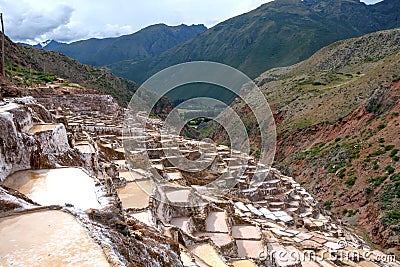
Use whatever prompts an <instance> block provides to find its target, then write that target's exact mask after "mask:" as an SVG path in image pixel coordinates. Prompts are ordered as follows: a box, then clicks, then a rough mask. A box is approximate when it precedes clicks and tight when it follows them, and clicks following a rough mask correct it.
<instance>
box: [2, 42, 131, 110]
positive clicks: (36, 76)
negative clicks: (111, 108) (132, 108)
mask: <svg viewBox="0 0 400 267" xmlns="http://www.w3.org/2000/svg"><path fill="white" fill-rule="evenodd" d="M5 57H6V73H7V77H8V79H9V80H10V81H11V82H12V83H18V86H19V87H24V86H34V84H43V83H46V82H49V81H53V80H54V79H55V78H56V77H62V78H64V79H67V80H69V81H70V82H71V83H76V84H80V85H81V86H84V87H85V88H86V89H87V90H91V91H95V92H99V93H102V94H110V95H112V96H113V97H114V98H115V99H116V100H117V101H118V103H119V104H120V105H122V106H125V105H126V104H127V103H128V102H129V100H130V98H131V97H132V95H133V92H134V91H135V90H136V88H137V87H138V86H137V85H136V84H135V83H133V82H131V81H128V80H126V79H123V78H119V77H117V76H115V75H113V74H112V73H110V72H109V71H106V70H104V69H97V68H94V67H91V66H88V65H84V64H82V63H79V62H78V61H76V60H74V59H71V58H69V57H67V56H64V55H61V54H59V53H56V52H53V51H47V50H43V49H37V48H32V47H25V46H21V45H18V44H15V43H13V42H12V41H11V40H10V39H8V38H6V42H5ZM3 89H4V88H3ZM22 93H23V92H22Z"/></svg>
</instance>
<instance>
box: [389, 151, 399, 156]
mask: <svg viewBox="0 0 400 267" xmlns="http://www.w3.org/2000/svg"><path fill="white" fill-rule="evenodd" d="M397 153H399V150H398V149H393V150H392V152H390V157H391V158H393V157H395V156H396V155H397Z"/></svg>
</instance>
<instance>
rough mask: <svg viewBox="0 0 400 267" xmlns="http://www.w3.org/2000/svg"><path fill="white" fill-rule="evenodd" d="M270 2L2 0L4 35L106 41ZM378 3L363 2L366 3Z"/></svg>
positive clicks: (217, 18)
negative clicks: (157, 25)
mask: <svg viewBox="0 0 400 267" xmlns="http://www.w3.org/2000/svg"><path fill="white" fill-rule="evenodd" d="M270 1H271V0H201V1H200V0H145V1H140V0H133V1H132V0H97V1H92V0H68V1H66V0H17V1H16V0H0V12H2V13H4V15H3V16H4V24H5V32H6V34H7V35H8V36H9V37H10V38H11V39H12V40H13V41H22V42H27V43H30V44H34V43H38V42H41V41H45V40H48V39H53V40H57V41H62V42H71V41H76V40H82V39H88V38H92V37H96V38H105V37H115V36H120V35H123V34H130V33H133V32H136V31H138V30H140V29H142V28H144V27H146V26H149V25H153V24H157V23H165V24H167V25H180V24H187V25H192V24H204V25H206V26H207V27H209V28H210V27H212V26H214V25H216V24H218V23H219V22H222V21H224V20H226V19H228V18H231V17H234V16H237V15H240V14H243V13H246V12H248V11H250V10H253V9H255V8H257V7H259V6H260V5H262V4H264V3H266V2H270ZM380 1H381V0H362V2H365V3H367V4H373V3H376V2H380Z"/></svg>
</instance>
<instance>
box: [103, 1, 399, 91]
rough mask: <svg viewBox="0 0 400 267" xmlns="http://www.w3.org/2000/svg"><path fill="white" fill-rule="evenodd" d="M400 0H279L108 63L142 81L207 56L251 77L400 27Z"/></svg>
mask: <svg viewBox="0 0 400 267" xmlns="http://www.w3.org/2000/svg"><path fill="white" fill-rule="evenodd" d="M399 10H400V3H399V2H398V1H397V2H396V1H391V0H385V1H383V2H380V3H377V4H375V5H366V4H364V3H362V2H359V1H356V0H354V1H346V0H340V1H333V0H325V1H310V0H308V1H300V0H277V1H273V2H269V3H266V4H264V5H262V6H260V7H259V8H257V9H255V10H253V11H250V12H248V13H246V14H243V15H240V16H237V17H234V18H231V19H228V20H226V21H224V22H222V23H220V24H218V25H216V26H214V27H212V28H210V29H209V30H207V31H206V32H204V33H202V34H200V35H198V36H197V37H195V38H193V39H191V40H189V41H187V42H185V43H183V44H180V45H178V46H176V47H173V48H171V49H169V50H167V51H166V52H164V53H162V54H161V55H159V56H156V57H153V58H150V59H147V60H144V61H140V62H133V61H124V62H119V63H118V64H114V65H109V66H108V67H109V68H110V69H111V71H112V72H113V73H115V74H117V75H118V76H121V77H124V78H127V79H130V80H133V81H135V82H137V83H142V82H143V81H145V80H146V79H147V78H148V77H150V76H151V75H153V74H155V73H156V72H158V71H160V70H162V69H164V68H166V67H169V66H171V65H174V64H178V63H183V62H187V61H195V60H210V61H217V62H220V63H225V64H228V65H230V66H232V67H236V68H238V69H239V70H241V71H243V72H244V73H246V74H247V75H249V76H250V77H251V78H255V77H257V76H258V75H260V74H261V73H262V72H264V71H265V70H268V69H271V68H274V67H282V66H289V65H292V64H295V63H297V62H300V61H302V60H305V59H306V58H308V57H309V56H311V55H312V54H313V53H314V52H316V51H317V50H318V49H320V48H322V47H324V46H326V45H328V44H331V43H333V42H335V41H338V40H342V39H347V38H351V37H357V36H361V35H363V34H367V33H370V32H375V31H378V30H384V29H387V28H392V27H395V26H397V27H398V26H400V14H399V13H400V12H399Z"/></svg>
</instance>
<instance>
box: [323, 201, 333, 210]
mask: <svg viewBox="0 0 400 267" xmlns="http://www.w3.org/2000/svg"><path fill="white" fill-rule="evenodd" d="M324 207H325V209H327V210H330V209H331V208H332V200H327V201H325V202H324Z"/></svg>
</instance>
